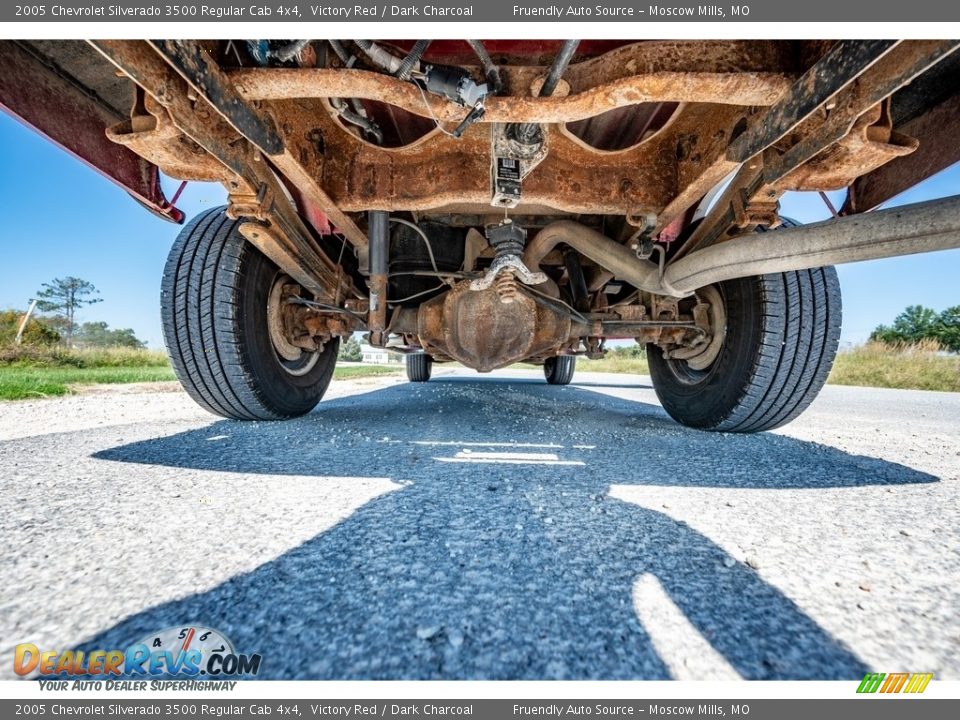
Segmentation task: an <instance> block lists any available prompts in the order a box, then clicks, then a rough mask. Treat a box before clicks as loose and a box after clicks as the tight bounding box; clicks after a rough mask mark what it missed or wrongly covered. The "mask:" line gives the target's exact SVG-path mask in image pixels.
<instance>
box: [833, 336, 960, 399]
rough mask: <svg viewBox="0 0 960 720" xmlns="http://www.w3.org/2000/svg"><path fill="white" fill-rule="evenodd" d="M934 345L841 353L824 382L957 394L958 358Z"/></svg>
mask: <svg viewBox="0 0 960 720" xmlns="http://www.w3.org/2000/svg"><path fill="white" fill-rule="evenodd" d="M939 350H940V348H939V347H938V346H937V345H936V343H921V344H919V345H906V346H905V345H896V346H894V345H886V344H884V343H867V344H866V345H861V346H859V347H855V348H853V349H851V350H845V351H843V352H840V353H839V354H838V355H837V360H836V362H835V363H834V365H833V371H832V372H831V373H830V379H829V380H828V381H827V382H829V383H831V384H833V385H862V386H865V387H882V388H898V389H902V390H941V391H947V392H960V356H957V355H944V354H943V353H941V352H939Z"/></svg>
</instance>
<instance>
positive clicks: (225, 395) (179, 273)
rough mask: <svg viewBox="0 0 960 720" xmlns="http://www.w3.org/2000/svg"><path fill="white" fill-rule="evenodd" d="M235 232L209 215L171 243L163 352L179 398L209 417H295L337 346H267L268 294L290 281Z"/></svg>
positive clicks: (326, 376) (315, 393) (312, 398)
mask: <svg viewBox="0 0 960 720" xmlns="http://www.w3.org/2000/svg"><path fill="white" fill-rule="evenodd" d="M240 224H241V221H237V220H231V219H230V218H228V217H227V216H226V213H225V211H224V208H214V209H212V210H208V211H206V212H204V213H202V214H201V215H199V216H197V217H196V218H194V219H193V221H191V222H190V224H189V225H187V226H186V227H185V228H184V229H183V231H182V232H181V233H180V235H179V236H178V237H177V240H176V242H174V244H173V247H172V248H171V250H170V256H169V258H168V259H167V265H166V268H165V270H164V275H163V283H162V286H161V315H162V318H163V336H164V340H165V342H166V345H167V351H168V352H169V354H170V360H171V362H172V364H173V368H174V371H175V372H176V375H177V378H178V379H179V380H180V383H181V385H183V388H184V390H186V391H187V393H188V394H189V395H190V397H192V398H193V399H194V400H195V401H196V402H197V403H199V404H200V405H201V406H202V407H204V408H206V409H207V410H209V411H210V412H212V413H215V414H217V415H222V416H223V417H225V418H231V419H236V420H277V419H282V418H289V417H295V416H297V415H303V414H304V413H307V412H310V410H312V409H313V408H314V407H315V406H316V404H317V403H318V402H319V401H320V398H321V397H323V394H324V392H325V391H326V389H327V386H328V385H329V384H330V380H331V378H332V377H333V370H334V366H335V365H336V361H337V350H338V348H339V345H340V342H339V340H338V339H334V340H331V341H330V342H328V343H326V345H325V346H324V348H323V349H322V350H320V351H318V352H315V353H309V352H307V351H303V352H302V353H301V354H300V355H297V354H296V353H297V349H296V348H293V349H292V350H291V346H289V345H287V346H279V347H278V345H277V344H276V342H275V341H274V340H272V339H271V329H270V322H269V316H270V315H269V313H270V312H271V310H269V308H270V304H271V302H274V301H275V298H277V297H279V293H277V292H276V286H277V284H278V283H282V282H292V281H290V280H289V278H285V276H283V275H282V273H280V271H279V270H278V268H277V266H276V265H274V264H273V263H272V262H271V261H270V260H269V259H268V258H267V257H266V256H264V255H263V254H262V253H261V252H260V251H259V250H257V249H256V248H255V247H254V246H253V245H251V244H250V243H249V242H247V241H246V240H245V239H244V238H243V236H241V235H240V233H239V232H238V228H239V226H240ZM274 334H275V333H274Z"/></svg>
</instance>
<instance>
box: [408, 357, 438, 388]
mask: <svg viewBox="0 0 960 720" xmlns="http://www.w3.org/2000/svg"><path fill="white" fill-rule="evenodd" d="M432 372H433V358H432V357H430V356H429V355H427V354H426V353H413V354H412V355H407V379H408V380H410V382H427V381H428V380H429V379H430V374H431V373H432Z"/></svg>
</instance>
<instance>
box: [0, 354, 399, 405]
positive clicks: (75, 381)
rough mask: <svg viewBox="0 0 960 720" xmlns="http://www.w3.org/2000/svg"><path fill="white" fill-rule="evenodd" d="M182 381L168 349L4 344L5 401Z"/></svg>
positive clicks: (368, 371) (366, 373) (350, 370)
mask: <svg viewBox="0 0 960 720" xmlns="http://www.w3.org/2000/svg"><path fill="white" fill-rule="evenodd" d="M402 371H403V366H390V367H384V366H376V365H374V366H345V367H338V368H337V369H336V370H335V371H334V374H333V377H334V379H337V380H345V379H354V378H360V377H370V376H378V375H391V374H396V373H400V372H402ZM170 380H176V377H175V376H174V374H173V369H172V368H171V367H170V361H169V360H168V359H167V355H166V353H164V352H163V351H160V350H133V349H129V348H90V349H84V350H67V349H65V348H29V347H2V348H0V400H27V399H31V398H32V399H36V398H44V397H53V396H57V395H66V394H68V393H70V392H71V386H74V385H94V384H113V383H140V382H162V381H170Z"/></svg>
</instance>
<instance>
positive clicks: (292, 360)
mask: <svg viewBox="0 0 960 720" xmlns="http://www.w3.org/2000/svg"><path fill="white" fill-rule="evenodd" d="M290 284H294V281H293V280H292V279H291V278H290V277H289V276H288V275H285V274H283V273H277V276H276V278H274V280H273V284H272V285H271V286H270V294H269V295H268V296H267V330H268V333H269V335H270V345H271V347H272V348H273V355H274V357H275V358H276V360H277V364H278V365H280V367H281V368H283V371H284V372H285V373H287V374H288V375H292V376H294V377H300V376H302V375H306V374H307V373H309V372H310V371H311V370H313V368H314V367H316V365H317V362H318V361H319V360H320V355H321V353H322V351H321V350H317V351H314V352H309V351H306V350H303V349H302V348H299V347H297V346H296V345H294V344H293V343H291V342H290V341H289V340H288V339H287V336H286V332H285V329H284V325H283V303H284V296H283V288H284V286H285V285H290Z"/></svg>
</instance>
